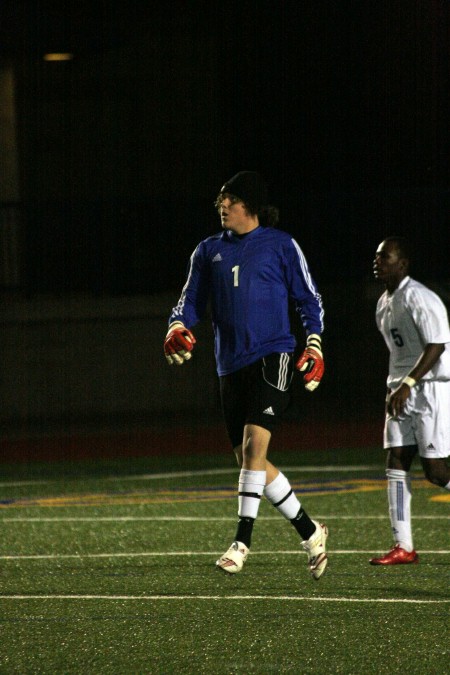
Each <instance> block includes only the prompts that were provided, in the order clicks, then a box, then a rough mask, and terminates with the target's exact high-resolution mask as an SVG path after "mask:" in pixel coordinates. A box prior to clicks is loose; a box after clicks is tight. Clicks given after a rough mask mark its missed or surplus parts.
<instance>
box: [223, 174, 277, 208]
mask: <svg viewBox="0 0 450 675" xmlns="http://www.w3.org/2000/svg"><path fill="white" fill-rule="evenodd" d="M224 192H229V193H230V194H232V195H234V196H235V197H239V199H242V201H243V202H244V204H247V205H248V206H252V207H253V208H255V209H256V210H257V211H258V210H259V209H260V208H261V207H262V206H267V184H266V181H265V180H264V179H263V178H262V176H260V175H259V173H257V172H256V171H240V172H239V173H237V174H236V175H235V176H233V178H230V180H227V182H226V183H225V185H224V186H223V187H222V189H221V190H220V194H223V193H224Z"/></svg>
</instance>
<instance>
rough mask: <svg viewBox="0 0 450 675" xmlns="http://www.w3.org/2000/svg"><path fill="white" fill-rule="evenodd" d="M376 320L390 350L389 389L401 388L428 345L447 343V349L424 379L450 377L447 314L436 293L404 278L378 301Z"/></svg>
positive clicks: (449, 332)
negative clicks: (392, 290) (401, 383)
mask: <svg viewBox="0 0 450 675" xmlns="http://www.w3.org/2000/svg"><path fill="white" fill-rule="evenodd" d="M376 322H377V326H378V328H379V330H380V331H381V333H382V335H383V337H384V340H385V342H386V344H387V347H388V349H389V352H390V356H389V375H388V378H387V386H388V387H389V389H395V388H396V387H398V385H399V384H400V382H401V380H402V379H403V378H404V377H405V375H408V373H409V372H410V371H411V370H412V368H413V367H414V366H415V364H416V363H417V360H418V359H419V356H420V355H421V353H422V352H423V350H424V348H425V346H426V345H427V344H445V351H444V352H443V354H442V355H441V357H440V358H439V360H438V362H437V363H436V364H435V365H434V366H433V368H431V370H429V371H428V373H426V374H425V375H424V376H423V378H422V380H430V381H435V382H446V381H449V380H450V329H449V323H448V316H447V310H446V308H445V305H444V303H443V302H442V300H441V299H440V298H439V296H438V295H436V293H434V292H433V291H431V290H430V289H429V288H427V287H426V286H424V285H423V284H421V283H419V282H418V281H415V280H414V279H411V277H405V278H404V279H403V280H402V282H401V283H400V285H399V287H398V288H397V289H396V290H395V291H394V292H393V293H392V294H389V293H388V291H385V292H384V293H383V295H382V296H381V297H380V299H379V300H378V303H377V310H376Z"/></svg>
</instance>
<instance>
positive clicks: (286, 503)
mask: <svg viewBox="0 0 450 675" xmlns="http://www.w3.org/2000/svg"><path fill="white" fill-rule="evenodd" d="M264 496H265V497H266V499H267V500H268V501H269V502H270V503H271V504H272V505H273V506H274V507H275V508H276V509H277V510H278V511H279V512H280V513H281V514H282V515H283V516H284V517H285V518H287V519H288V520H292V518H295V516H296V515H297V513H298V512H299V511H300V508H301V504H300V502H299V501H298V499H297V497H296V496H295V494H294V492H293V490H292V488H291V484H290V483H289V481H288V479H287V478H286V476H285V475H284V474H283V473H281V471H280V473H279V474H278V476H277V477H276V478H274V480H273V481H272V482H271V483H269V485H266V487H265V488H264Z"/></svg>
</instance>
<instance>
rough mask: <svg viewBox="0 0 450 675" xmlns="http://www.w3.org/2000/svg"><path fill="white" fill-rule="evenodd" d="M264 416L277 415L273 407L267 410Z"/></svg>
mask: <svg viewBox="0 0 450 675" xmlns="http://www.w3.org/2000/svg"><path fill="white" fill-rule="evenodd" d="M263 414H265V415H275V413H274V412H273V408H272V406H271V405H270V406H269V407H268V408H266V409H265V410H263Z"/></svg>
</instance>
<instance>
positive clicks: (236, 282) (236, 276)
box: [231, 265, 239, 286]
mask: <svg viewBox="0 0 450 675" xmlns="http://www.w3.org/2000/svg"><path fill="white" fill-rule="evenodd" d="M231 271H232V272H233V279H234V282H233V286H239V265H235V266H234V267H232V268H231Z"/></svg>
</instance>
